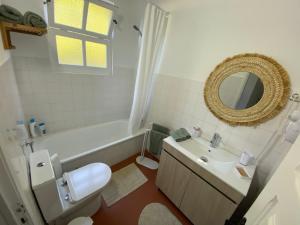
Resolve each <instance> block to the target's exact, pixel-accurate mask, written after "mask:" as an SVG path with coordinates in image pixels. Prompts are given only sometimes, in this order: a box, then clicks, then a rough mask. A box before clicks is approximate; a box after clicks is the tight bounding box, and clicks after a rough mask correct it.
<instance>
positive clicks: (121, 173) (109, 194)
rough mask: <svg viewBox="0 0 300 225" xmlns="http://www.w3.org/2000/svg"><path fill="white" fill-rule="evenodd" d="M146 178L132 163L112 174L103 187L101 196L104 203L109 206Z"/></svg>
mask: <svg viewBox="0 0 300 225" xmlns="http://www.w3.org/2000/svg"><path fill="white" fill-rule="evenodd" d="M147 180H148V179H147V178H146V177H145V176H144V174H143V173H142V171H140V169H139V168H138V167H137V166H136V165H135V164H134V163H132V164H130V165H128V166H126V167H124V168H122V169H120V170H118V171H116V172H114V173H113V174H112V179H111V182H110V183H109V185H107V187H105V188H104V190H103V192H102V197H103V199H104V201H105V202H106V205H107V206H108V207H110V206H112V205H113V204H114V203H116V202H117V201H119V200H120V199H121V198H124V197H125V196H126V195H128V194H129V193H131V192H133V191H134V190H136V189H137V188H139V187H140V186H142V185H143V184H144V183H146V182H147Z"/></svg>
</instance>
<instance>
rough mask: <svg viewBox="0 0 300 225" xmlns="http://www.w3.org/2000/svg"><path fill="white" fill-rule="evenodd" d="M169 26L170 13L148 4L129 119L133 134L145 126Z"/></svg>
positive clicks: (130, 129)
mask: <svg viewBox="0 0 300 225" xmlns="http://www.w3.org/2000/svg"><path fill="white" fill-rule="evenodd" d="M167 24H168V13H167V12H165V11H163V10H162V9H160V8H159V7H157V6H155V5H153V4H151V3H148V4H147V6H146V10H145V18H144V26H143V35H142V42H141V50H140V55H139V62H138V67H137V77H136V81H135V90H134V97H133V103H132V108H131V114H130V118H129V131H130V132H131V133H134V132H135V131H137V130H138V129H140V128H142V127H143V126H144V125H145V120H146V117H147V113H148V111H149V108H150V103H151V97H152V92H153V85H154V82H155V79H156V76H157V74H156V69H157V67H158V64H159V58H160V54H161V49H162V47H163V43H164V40H165V36H166V30H167Z"/></svg>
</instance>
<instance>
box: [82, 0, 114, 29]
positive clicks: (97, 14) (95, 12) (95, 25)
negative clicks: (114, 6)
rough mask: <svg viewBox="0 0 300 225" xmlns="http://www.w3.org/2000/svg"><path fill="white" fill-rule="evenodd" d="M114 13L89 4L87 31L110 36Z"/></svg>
mask: <svg viewBox="0 0 300 225" xmlns="http://www.w3.org/2000/svg"><path fill="white" fill-rule="evenodd" d="M112 14H113V13H112V11H111V10H110V9H107V8H104V7H102V6H100V5H96V4H94V3H89V7H88V15H87V22H86V30H87V31H91V32H94V33H98V34H103V35H108V32H109V29H110V25H111V20H112Z"/></svg>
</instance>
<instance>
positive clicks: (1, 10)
mask: <svg viewBox="0 0 300 225" xmlns="http://www.w3.org/2000/svg"><path fill="white" fill-rule="evenodd" d="M0 21H5V22H13V23H22V22H23V15H22V13H21V12H20V11H19V10H17V9H15V8H13V7H11V6H8V5H1V6H0Z"/></svg>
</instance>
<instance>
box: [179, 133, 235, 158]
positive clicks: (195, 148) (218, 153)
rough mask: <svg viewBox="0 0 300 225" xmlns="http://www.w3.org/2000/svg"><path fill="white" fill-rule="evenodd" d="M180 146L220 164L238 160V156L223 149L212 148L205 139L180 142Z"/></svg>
mask: <svg viewBox="0 0 300 225" xmlns="http://www.w3.org/2000/svg"><path fill="white" fill-rule="evenodd" d="M179 145H181V146H182V147H183V148H185V149H186V150H188V151H189V152H191V153H192V154H194V155H196V156H198V157H201V156H203V155H205V156H207V157H209V158H211V159H213V160H214V161H218V162H223V163H226V162H234V161H235V160H236V159H237V156H235V155H234V154H232V153H230V152H228V151H226V150H224V149H222V148H212V147H210V145H209V142H208V141H205V140H204V139H190V140H187V141H183V142H179Z"/></svg>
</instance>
